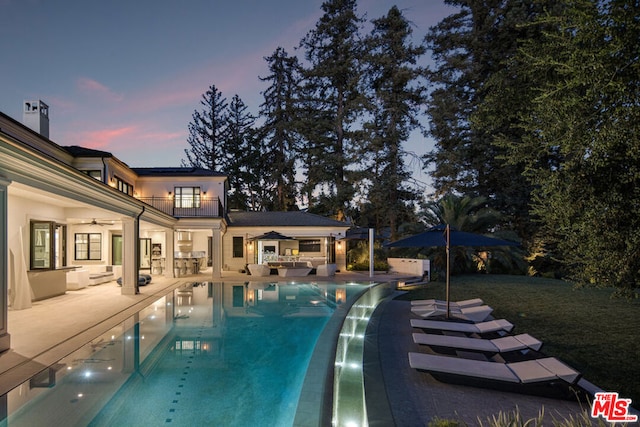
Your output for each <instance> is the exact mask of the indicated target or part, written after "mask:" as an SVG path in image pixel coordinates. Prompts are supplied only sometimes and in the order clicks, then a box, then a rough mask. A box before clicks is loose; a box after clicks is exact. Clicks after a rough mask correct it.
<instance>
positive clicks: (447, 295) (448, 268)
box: [445, 224, 451, 320]
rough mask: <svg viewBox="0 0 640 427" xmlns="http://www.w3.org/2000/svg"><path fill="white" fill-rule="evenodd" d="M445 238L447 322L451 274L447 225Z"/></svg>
mask: <svg viewBox="0 0 640 427" xmlns="http://www.w3.org/2000/svg"><path fill="white" fill-rule="evenodd" d="M446 237H447V246H446V252H447V276H446V288H445V298H446V300H447V313H446V318H447V320H448V319H449V313H450V306H449V305H450V302H449V281H450V279H449V275H450V272H451V245H450V240H449V238H450V232H449V224H447V228H446Z"/></svg>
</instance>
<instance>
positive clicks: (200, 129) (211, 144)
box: [182, 85, 228, 171]
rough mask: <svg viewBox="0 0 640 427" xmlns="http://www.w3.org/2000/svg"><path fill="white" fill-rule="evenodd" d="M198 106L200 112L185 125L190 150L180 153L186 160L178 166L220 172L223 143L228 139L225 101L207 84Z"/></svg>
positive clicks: (194, 114) (223, 151)
mask: <svg viewBox="0 0 640 427" xmlns="http://www.w3.org/2000/svg"><path fill="white" fill-rule="evenodd" d="M200 104H201V105H202V107H203V109H202V110H201V111H198V110H196V111H194V113H193V115H192V121H191V123H189V136H188V137H187V143H188V144H189V145H190V148H188V149H185V150H184V152H185V154H186V156H187V158H186V160H185V159H183V160H182V164H183V165H184V166H192V167H198V168H203V169H209V170H212V171H220V170H221V167H222V166H223V165H224V162H225V158H224V156H225V154H224V153H225V151H226V150H225V147H224V144H225V142H226V140H227V136H228V134H227V116H228V112H227V100H226V98H224V97H223V96H222V93H221V92H220V91H219V90H218V89H217V88H216V87H215V85H211V86H210V87H209V89H208V90H207V91H206V92H205V93H204V94H203V95H202V99H201V100H200Z"/></svg>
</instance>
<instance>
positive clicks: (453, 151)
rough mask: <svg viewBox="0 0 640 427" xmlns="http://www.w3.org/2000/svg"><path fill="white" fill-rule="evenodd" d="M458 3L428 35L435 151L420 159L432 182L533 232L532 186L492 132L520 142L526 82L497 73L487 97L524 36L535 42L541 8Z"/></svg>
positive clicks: (508, 1)
mask: <svg viewBox="0 0 640 427" xmlns="http://www.w3.org/2000/svg"><path fill="white" fill-rule="evenodd" d="M446 3H447V4H450V5H453V6H458V7H460V11H459V12H458V13H455V14H453V15H451V16H449V17H447V18H445V19H444V20H443V21H441V22H440V23H439V24H438V25H437V26H435V27H433V28H432V29H431V30H430V31H429V33H428V34H427V37H426V39H425V40H426V42H427V45H428V47H429V49H430V50H431V51H432V53H433V59H434V60H435V64H436V66H435V68H434V69H432V70H430V72H429V74H428V78H429V81H430V82H431V83H432V84H433V85H434V89H433V91H432V92H431V99H430V102H429V103H428V109H427V110H428V111H427V113H428V116H429V128H430V129H429V133H430V134H431V136H433V137H434V139H435V140H436V146H435V149H434V150H433V151H432V152H430V153H428V154H427V155H426V156H425V161H426V162H425V163H426V165H427V167H433V168H434V169H433V171H432V173H431V175H432V177H433V178H434V180H435V187H436V188H437V189H438V191H439V192H441V193H446V192H450V191H454V192H458V193H462V194H467V195H470V196H484V197H487V198H488V203H489V205H490V206H492V207H493V208H495V209H498V210H500V211H501V212H503V213H505V214H506V215H507V218H508V219H509V221H510V222H511V224H510V226H511V227H513V228H514V229H516V230H517V231H518V232H519V233H520V234H522V235H525V236H526V235H530V234H532V233H533V231H532V230H530V229H529V226H530V224H531V221H530V220H529V216H528V204H529V201H530V191H531V186H530V185H529V183H528V182H527V181H526V180H525V179H524V178H523V177H522V169H521V168H519V167H518V165H514V164H507V163H506V162H505V159H504V157H505V155H506V151H505V150H504V148H503V147H501V146H500V145H497V144H494V141H496V139H497V138H498V137H502V138H507V139H510V140H519V139H520V138H521V135H522V129H521V128H520V127H519V126H518V123H520V115H521V114H525V113H524V112H525V111H526V104H523V103H521V102H520V98H519V96H520V95H521V93H520V91H521V89H522V85H523V84H524V82H523V81H522V80H518V79H517V75H516V76H514V75H513V74H508V75H504V74H501V75H502V77H503V80H501V82H502V84H504V87H503V90H502V92H501V96H499V97H496V98H493V99H494V100H495V102H494V103H493V104H491V107H490V108H483V107H484V105H485V103H486V102H487V98H488V97H489V95H488V93H487V87H488V82H490V81H491V80H492V79H494V78H495V75H496V74H499V73H501V72H502V71H503V70H505V67H506V65H505V64H508V62H509V61H510V60H511V58H513V57H514V56H515V54H516V52H517V51H518V48H519V42H520V40H521V39H523V38H528V39H535V38H536V37H537V35H536V34H535V33H533V32H532V29H531V27H530V26H528V25H525V24H527V23H531V22H532V20H533V19H534V18H535V16H536V15H537V14H538V13H539V11H540V10H542V7H543V5H542V3H541V2H539V1H536V0H525V1H513V0H490V1H486V0H447V1H446Z"/></svg>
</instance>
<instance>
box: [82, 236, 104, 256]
mask: <svg viewBox="0 0 640 427" xmlns="http://www.w3.org/2000/svg"><path fill="white" fill-rule="evenodd" d="M75 248H76V250H75V259H76V260H101V259H102V234H101V233H76V239H75Z"/></svg>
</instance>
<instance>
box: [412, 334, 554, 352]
mask: <svg viewBox="0 0 640 427" xmlns="http://www.w3.org/2000/svg"><path fill="white" fill-rule="evenodd" d="M413 342H415V343H416V344H422V345H428V346H432V347H448V348H453V349H459V350H474V351H481V352H484V353H506V352H509V351H518V350H528V349H531V350H535V351H539V350H540V348H541V347H542V342H541V341H539V340H538V339H536V338H534V337H532V336H531V335H529V334H519V335H508V336H506V337H501V338H495V339H492V340H486V339H482V338H468V337H454V336H448V335H436V334H416V333H414V334H413Z"/></svg>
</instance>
